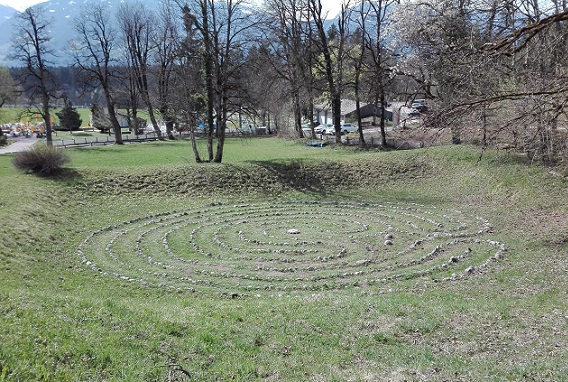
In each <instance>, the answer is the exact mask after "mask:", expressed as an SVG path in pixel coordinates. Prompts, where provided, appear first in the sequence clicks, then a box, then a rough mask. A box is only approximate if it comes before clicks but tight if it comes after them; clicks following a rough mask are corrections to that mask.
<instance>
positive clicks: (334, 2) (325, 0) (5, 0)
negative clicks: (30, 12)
mask: <svg viewBox="0 0 568 382" xmlns="http://www.w3.org/2000/svg"><path fill="white" fill-rule="evenodd" d="M44 1H45V0H0V4H4V5H7V6H9V7H12V8H15V9H17V10H19V11H23V10H24V9H26V8H27V7H29V6H30V5H34V4H38V3H42V2H44ZM321 2H322V4H323V5H324V7H326V8H327V10H328V11H329V16H330V17H334V16H335V15H337V14H338V13H339V10H340V9H341V8H340V4H341V1H340V0H322V1H321Z"/></svg>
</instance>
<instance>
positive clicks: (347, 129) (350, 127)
mask: <svg viewBox="0 0 568 382" xmlns="http://www.w3.org/2000/svg"><path fill="white" fill-rule="evenodd" d="M302 130H303V131H304V134H311V131H312V129H311V128H310V127H309V126H304V127H302ZM340 131H341V134H348V133H354V132H358V131H359V128H358V127H357V126H356V125H354V124H352V123H343V124H341V128H340ZM314 133H316V134H318V135H324V134H325V135H335V126H334V125H333V124H332V123H330V124H327V125H319V126H316V127H314Z"/></svg>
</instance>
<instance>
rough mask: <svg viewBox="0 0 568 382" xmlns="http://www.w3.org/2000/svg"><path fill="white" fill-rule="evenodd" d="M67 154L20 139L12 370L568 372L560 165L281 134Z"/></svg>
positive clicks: (12, 228)
mask: <svg viewBox="0 0 568 382" xmlns="http://www.w3.org/2000/svg"><path fill="white" fill-rule="evenodd" d="M67 153H68V154H70V156H71V162H70V163H69V164H68V165H67V167H66V171H65V173H64V174H62V175H61V176H59V177H57V178H53V179H46V178H38V177H35V176H33V175H29V174H23V173H18V172H16V171H15V170H14V169H13V168H12V166H11V158H12V157H13V156H12V155H5V156H0V192H1V193H2V198H1V199H0V222H1V223H0V224H1V231H0V232H1V234H0V381H4V380H5V381H36V380H38V381H86V380H93V381H146V380H147V381H183V380H187V381H189V380H194V381H224V380H237V381H382V380H384V381H397V380H410V381H413V380H417V381H420V380H432V381H445V380H451V381H507V380H510V381H518V380H536V381H549V380H550V381H561V380H565V378H566V377H565V376H566V375H568V368H567V366H566V362H565V359H567V358H568V354H567V352H566V349H567V348H568V341H567V339H566V332H567V329H568V325H567V320H566V314H567V303H566V301H568V295H567V294H568V293H567V288H566V285H567V281H568V280H567V275H566V272H565V269H566V253H567V250H568V200H567V199H566V195H568V192H567V191H568V181H567V179H566V178H565V177H562V176H560V175H559V173H560V171H559V170H556V169H554V170H553V171H551V170H552V169H550V168H544V167H540V166H537V165H530V164H528V163H526V162H525V161H524V160H523V159H522V158H517V157H515V156H513V155H506V154H504V153H499V152H488V153H486V154H485V155H484V156H483V157H482V159H481V160H480V161H479V160H478V159H479V151H478V150H477V149H475V148H471V147H462V146H454V147H441V148H433V149H427V150H415V151H405V152H380V151H374V150H371V151H361V150H357V149H352V148H341V147H337V146H330V147H325V148H310V147H306V146H304V145H303V144H302V143H301V142H295V141H286V140H278V139H275V138H266V139H231V140H228V142H227V145H226V151H225V156H224V163H223V164H220V165H219V164H201V165H198V164H195V163H194V161H193V159H192V152H191V148H190V145H189V143H188V142H156V143H146V144H138V145H125V146H111V147H95V148H84V149H69V150H67ZM290 229H296V230H297V231H298V232H297V233H293V232H292V233H291V232H289V230H290ZM388 240H390V241H391V243H387V241H388Z"/></svg>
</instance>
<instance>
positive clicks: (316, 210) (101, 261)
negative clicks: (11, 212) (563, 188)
mask: <svg viewBox="0 0 568 382" xmlns="http://www.w3.org/2000/svg"><path fill="white" fill-rule="evenodd" d="M490 228H491V227H490V223H489V222H488V221H487V220H485V219H483V218H480V217H475V216H468V215H465V214H463V213H461V212H460V211H454V210H448V211H443V210H440V209H439V208H436V207H426V206H422V205H418V204H413V203H406V204H405V203H359V202H309V203H308V202H295V203H291V202H277V201H275V202H251V203H242V204H208V205H203V206H199V207H193V208H190V209H187V210H176V211H171V212H167V213H159V214H155V215H149V216H143V217H138V218H136V219H132V220H130V221H126V222H122V223H120V224H116V225H113V226H109V227H105V228H102V229H100V230H98V231H96V232H93V233H92V234H91V235H89V236H88V237H87V238H86V239H85V240H84V241H83V242H82V243H81V244H80V245H79V246H78V248H77V255H78V256H79V257H80V258H81V260H82V262H83V263H84V264H85V265H86V266H88V267H89V268H91V269H92V270H94V271H96V272H99V273H101V274H103V275H105V276H114V277H117V278H119V279H122V280H124V281H125V282H132V283H139V284H140V285H141V286H145V287H160V288H167V289H172V290H179V291H191V292H196V293H205V294H221V295H228V296H233V297H235V296H246V295H266V294H282V293H297V292H299V291H324V290H346V289H353V290H355V289H357V290H362V291H365V292H368V293H374V292H381V291H384V290H389V289H399V288H404V287H409V286H410V287H411V286H413V285H415V284H416V283H417V282H426V281H447V280H459V279H461V278H463V277H465V276H468V275H473V274H475V273H478V272H481V271H483V270H484V269H485V268H487V267H489V266H490V265H491V263H492V262H494V261H496V260H498V259H499V258H501V257H502V256H503V253H504V252H505V250H506V246H505V244H503V243H500V242H497V241H494V240H491V238H489V237H488V236H489V234H490ZM408 280H410V282H409V281H408Z"/></svg>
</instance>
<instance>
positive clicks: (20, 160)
mask: <svg viewBox="0 0 568 382" xmlns="http://www.w3.org/2000/svg"><path fill="white" fill-rule="evenodd" d="M69 160H70V159H69V157H68V156H67V154H65V153H64V152H63V151H62V150H60V149H57V148H55V147H53V146H47V145H44V144H35V145H34V146H32V148H31V149H29V150H26V151H22V152H19V153H17V154H16V157H15V158H14V160H13V164H14V167H16V168H17V169H18V170H22V171H31V172H34V173H36V174H39V175H46V176H49V175H53V174H55V173H56V172H58V171H59V170H60V169H61V166H62V165H63V164H65V163H67V162H69Z"/></svg>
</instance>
